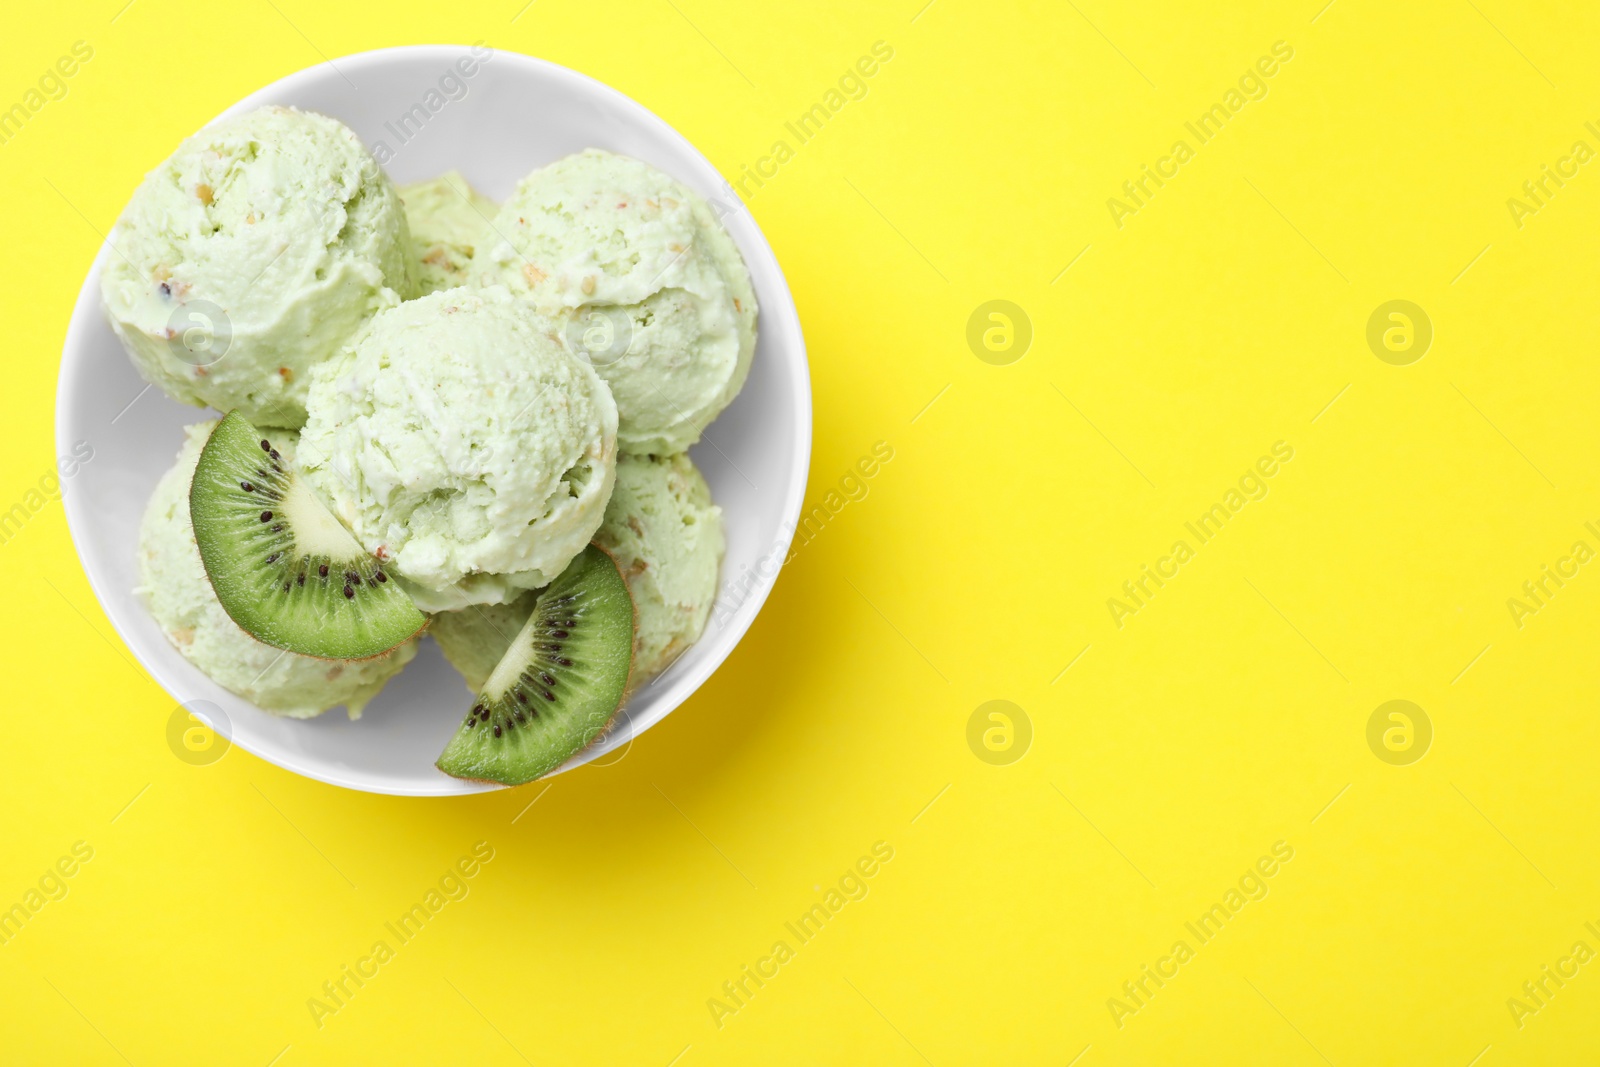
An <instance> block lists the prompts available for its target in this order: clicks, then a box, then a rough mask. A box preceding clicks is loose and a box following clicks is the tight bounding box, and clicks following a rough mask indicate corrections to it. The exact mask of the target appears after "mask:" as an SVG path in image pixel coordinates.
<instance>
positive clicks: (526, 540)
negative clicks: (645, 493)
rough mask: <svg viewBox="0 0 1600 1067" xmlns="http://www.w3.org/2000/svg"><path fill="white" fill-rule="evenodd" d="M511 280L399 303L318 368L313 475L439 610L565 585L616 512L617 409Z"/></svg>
mask: <svg viewBox="0 0 1600 1067" xmlns="http://www.w3.org/2000/svg"><path fill="white" fill-rule="evenodd" d="M554 329H555V328H554V327H553V326H552V324H551V323H549V322H548V321H547V320H545V319H543V318H541V317H540V316H539V315H538V314H537V313H536V312H535V311H534V310H533V309H532V308H531V307H530V306H529V305H528V303H527V302H526V301H524V300H519V299H517V298H515V297H513V296H512V295H511V294H510V293H508V292H506V290H505V288H504V287H503V286H491V287H489V288H486V289H466V288H461V289H447V290H444V291H442V292H438V293H430V294H429V295H428V296H425V297H422V298H421V299H418V300H411V301H408V302H406V303H404V304H401V305H399V306H398V307H394V308H390V309H388V310H386V311H383V312H381V313H379V314H378V315H377V316H376V317H374V318H373V320H372V323H371V325H370V326H369V327H368V328H367V330H366V331H365V332H364V333H363V334H362V336H361V338H360V339H359V340H358V341H357V342H356V343H355V344H353V345H352V346H351V347H350V348H348V349H347V350H346V351H345V353H344V354H343V355H341V356H339V357H338V358H336V359H333V360H330V361H329V362H327V363H324V364H322V365H321V366H319V367H318V368H317V369H316V371H315V372H314V373H313V375H312V382H311V392H310V397H309V409H310V413H311V414H310V419H309V421H308V422H307V423H306V427H305V431H304V432H303V433H302V434H301V438H300V449H299V456H300V469H301V472H302V473H303V474H304V476H305V477H306V479H307V480H308V481H309V482H310V484H311V486H312V487H313V488H314V489H316V490H317V492H318V493H319V494H320V496H321V497H322V498H323V499H324V500H325V501H327V503H328V504H329V505H330V506H331V508H332V509H333V513H334V514H335V515H336V516H337V517H338V518H339V519H340V520H341V521H343V522H344V524H345V525H346V526H347V527H348V528H349V530H350V531H351V532H352V533H353V534H355V536H356V539H357V540H358V541H360V542H361V544H362V546H363V547H364V548H366V550H367V551H368V552H371V553H373V554H374V555H375V556H377V557H378V558H379V559H381V560H385V561H393V565H394V567H393V569H394V576H395V577H396V578H398V579H399V581H400V583H401V585H402V587H403V588H404V589H405V590H406V591H407V592H408V593H410V594H411V596H412V598H413V599H414V600H415V601H416V604H417V607H419V608H421V609H422V610H423V611H427V612H438V611H450V610H454V609H457V608H464V607H467V606H469V605H472V604H500V603H505V602H506V601H509V600H512V599H515V598H516V597H517V596H518V595H519V594H520V593H521V592H522V591H523V590H525V589H536V588H538V587H540V586H543V585H545V584H547V583H549V582H550V581H551V580H553V579H554V578H555V577H556V575H558V574H560V573H561V572H562V570H563V569H565V567H566V566H567V564H568V563H569V562H571V560H572V558H573V557H574V556H576V555H577V554H578V553H579V552H581V551H583V548H584V546H585V545H587V544H588V543H589V539H590V538H591V537H593V536H594V532H595V530H597V529H598V528H599V526H600V521H601V519H602V518H603V517H604V515H605V507H606V501H607V500H608V499H609V498H610V496H611V483H612V479H613V477H614V474H615V470H616V448H617V407H616V404H615V403H613V402H612V399H611V393H610V391H609V390H607V389H606V386H605V383H604V382H602V381H601V380H600V379H599V378H597V377H596V376H595V373H594V371H593V370H592V369H591V368H590V367H589V365H588V364H587V363H585V362H583V361H582V360H580V359H578V358H576V357H575V356H573V355H572V354H571V353H569V352H568V351H567V350H566V349H565V348H563V347H562V345H561V342H560V340H559V339H557V337H556V335H555V332H554Z"/></svg>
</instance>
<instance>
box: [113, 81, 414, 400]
mask: <svg viewBox="0 0 1600 1067" xmlns="http://www.w3.org/2000/svg"><path fill="white" fill-rule="evenodd" d="M111 243H112V246H113V248H114V253H113V254H112V255H111V256H110V257H108V259H107V260H106V266H105V271H104V273H103V274H102V276H101V282H100V292H101V298H102V300H103V302H104V304H105V309H106V313H107V315H108V317H109V318H110V320H111V326H112V329H114V330H115V331H116V333H117V336H118V337H120V338H121V339H122V342H123V345H124V346H125V347H126V348H127V350H128V353H129V355H130V356H131V357H132V358H133V363H134V366H136V367H137V368H138V370H139V373H140V374H141V375H143V376H144V378H145V379H146V380H148V381H151V382H154V383H155V384H156V385H159V386H160V387H161V388H162V389H164V390H166V392H167V394H168V395H169V396H171V397H172V398H173V399H175V400H179V401H182V402H183V403H187V404H194V405H195V406H197V407H203V406H205V405H208V404H209V405H210V406H212V407H214V408H216V409H217V410H218V411H227V410H229V409H230V408H238V409H240V411H241V412H243V414H244V415H245V416H246V417H247V418H248V419H250V421H251V422H254V423H256V424H257V425H261V426H284V427H290V428H294V427H298V426H300V425H301V424H302V423H304V422H305V417H306V415H305V397H306V386H307V379H308V377H309V374H310V370H311V368H312V367H313V366H315V365H316V364H317V363H319V362H321V361H322V360H324V359H326V358H328V357H330V356H332V355H334V354H335V353H337V352H338V351H339V349H340V347H341V346H342V345H344V343H345V342H346V341H348V340H349V339H350V338H351V337H352V336H353V335H354V334H355V333H356V331H357V330H358V329H360V327H361V326H362V325H363V324H364V323H365V322H366V321H367V320H368V319H369V318H370V317H371V316H372V315H373V314H374V313H375V312H376V311H377V310H378V309H379V308H381V307H384V306H386V305H389V304H393V303H397V302H399V300H401V299H406V298H409V297H411V296H413V295H415V290H416V280H415V268H414V266H413V264H412V261H411V240H410V236H409V234H408V232H407V228H406V219H405V212H404V210H403V208H402V207H401V204H400V197H399V195H398V194H397V193H396V192H395V189H394V186H393V185H391V184H390V182H389V179H388V177H387V176H386V175H385V174H384V173H383V170H382V169H381V168H380V167H379V166H378V164H377V162H376V161H375V160H374V159H373V158H372V156H371V155H370V154H369V153H368V152H367V150H366V148H364V147H363V146H362V144H361V141H360V140H359V139H358V138H357V137H356V135H355V134H354V133H353V132H351V131H350V130H349V129H348V128H346V127H345V126H344V125H342V124H341V123H338V122H336V121H334V120H333V119H330V118H327V117H325V116H323V115H317V114H313V113H310V112H303V111H297V110H295V109H293V108H284V107H265V108H261V109H259V110H256V111H252V112H249V113H248V114H245V115H240V116H238V117H237V118H232V119H227V120H224V121H222V122H219V123H217V124H215V125H213V126H209V127H207V128H206V129H203V130H201V131H200V132H199V133H197V134H195V135H194V136H193V137H190V138H189V139H188V140H186V141H184V142H183V144H181V145H180V146H179V147H178V150H177V151H176V152H174V153H173V154H172V155H171V157H169V158H168V159H167V160H166V162H164V163H162V164H161V166H159V167H157V168H156V169H155V170H153V171H151V172H150V174H149V175H148V176H146V178H145V180H144V182H143V183H142V184H141V185H140V186H139V188H138V190H137V191H136V192H135V193H134V194H133V198H132V199H131V200H130V201H129V202H128V206H127V207H126V208H125V209H124V210H123V212H122V217H121V218H120V219H118V221H117V225H116V227H115V228H114V229H113V230H112V233H111Z"/></svg>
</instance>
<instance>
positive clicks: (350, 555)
mask: <svg viewBox="0 0 1600 1067" xmlns="http://www.w3.org/2000/svg"><path fill="white" fill-rule="evenodd" d="M189 513H190V517H191V519H192V520H193V523H194V539H195V543H196V544H197V545H199V547H200V560H201V562H203V563H204V564H205V568H206V576H207V577H209V578H210V579H211V586H212V588H213V589H215V590H216V593H217V599H218V600H219V601H221V603H222V607H223V610H225V611H227V613H228V615H229V616H230V617H231V618H232V619H233V621H234V622H236V623H238V624H239V626H240V628H241V629H243V630H244V631H245V632H246V633H248V634H249V635H250V636H251V637H254V638H255V639H256V640H258V641H261V642H264V643H265V644H269V645H272V646H273V647H275V648H286V649H288V650H289V651H290V652H298V653H300V654H301V655H303V656H319V657H321V658H323V659H367V658H369V657H372V656H379V655H382V654H383V653H385V652H388V651H389V650H390V649H392V648H395V647H396V646H398V645H401V644H403V643H405V641H407V640H408V639H410V638H411V637H414V636H415V635H416V634H417V633H418V632H420V631H421V630H422V628H423V627H424V626H425V625H427V618H426V617H425V616H424V615H423V614H422V612H420V611H418V610H417V607H416V605H415V604H413V603H412V602H411V598H410V597H409V596H407V595H406V594H405V593H404V592H403V591H402V590H401V589H400V588H399V586H398V585H397V584H396V583H394V582H392V581H390V580H389V575H388V574H386V573H385V572H384V569H383V565H382V564H381V563H379V561H378V560H376V559H374V558H373V557H372V556H371V555H369V554H368V553H367V552H366V550H364V549H363V548H362V547H361V545H360V543H359V542H357V541H356V539H355V538H354V537H353V536H352V535H351V534H350V531H348V530H346V529H345V528H344V526H343V525H342V524H340V522H339V520H338V519H336V518H335V517H334V516H333V513H332V512H331V511H329V510H328V507H327V505H325V504H324V503H323V502H322V501H321V500H320V499H318V498H317V496H316V494H315V493H313V492H312V491H311V488H310V487H309V486H308V485H306V483H305V479H303V478H302V477H301V476H300V475H299V474H298V473H297V472H296V471H295V470H294V469H293V468H292V467H291V466H290V465H289V464H288V462H286V461H285V460H284V459H283V457H282V456H281V455H280V454H279V453H278V450H277V449H276V448H274V447H273V445H272V443H271V442H270V441H268V440H266V439H265V438H264V437H263V436H262V435H261V433H260V432H259V431H258V430H257V429H256V428H255V427H254V426H252V425H250V423H249V421H248V420H247V419H245V417H244V416H243V415H240V414H239V413H238V412H237V411H231V412H229V413H228V414H227V416H226V417H224V418H223V420H222V421H221V422H219V423H218V424H217V428H216V429H215V430H212V431H211V438H210V439H209V440H208V441H206V446H205V448H204V449H203V450H202V451H201V453H200V461H199V463H198V464H197V465H196V467H195V472H194V481H193V482H191V483H190V485H189Z"/></svg>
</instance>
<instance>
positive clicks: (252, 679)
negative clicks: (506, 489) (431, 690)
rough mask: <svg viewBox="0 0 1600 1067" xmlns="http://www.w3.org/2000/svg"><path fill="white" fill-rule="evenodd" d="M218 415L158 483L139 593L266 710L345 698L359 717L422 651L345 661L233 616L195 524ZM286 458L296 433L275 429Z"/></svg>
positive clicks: (309, 711) (196, 660)
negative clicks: (203, 465)
mask: <svg viewBox="0 0 1600 1067" xmlns="http://www.w3.org/2000/svg"><path fill="white" fill-rule="evenodd" d="M214 426H216V423H215V422H202V423H197V424H195V425H193V426H190V427H189V428H188V429H187V430H186V431H185V433H187V435H188V437H187V439H186V440H185V441H184V444H183V450H182V451H181V452H179V453H178V461H177V463H176V464H175V465H174V466H173V467H172V469H171V470H169V471H167V473H166V474H164V475H163V476H162V478H161V481H160V482H159V483H158V484H157V485H156V491H155V494H154V495H153V496H152V497H151V498H150V503H149V505H148V506H147V507H146V509H145V513H144V521H143V523H142V524H141V525H140V527H139V580H140V587H139V590H138V592H139V595H140V597H141V598H142V599H143V600H144V602H145V605H146V606H147V607H148V608H149V609H150V614H151V615H152V616H153V617H154V618H155V620H156V624H157V625H159V626H160V627H161V630H162V632H163V633H165V634H166V635H167V639H168V640H169V641H171V642H172V644H173V646H174V647H175V648H177V650H178V651H179V652H181V653H182V654H183V656H184V658H185V659H187V660H188V661H189V662H190V663H193V664H194V665H195V666H196V667H198V668H199V669H200V670H201V671H203V672H204V673H205V674H206V675H207V676H208V677H210V678H211V680H212V681H214V682H216V683H217V684H218V685H220V686H222V687H223V688H224V689H226V690H228V691H229V692H232V693H237V694H238V695H239V696H242V697H244V698H245V699H246V700H248V701H250V702H251V703H252V704H255V705H256V706H257V707H259V708H262V709H263V710H265V711H269V712H272V713H273V714H275V715H287V716H290V717H292V718H296V719H304V718H310V717H311V716H313V715H319V714H321V713H322V712H324V711H327V710H328V709H329V708H331V707H334V706H336V705H339V704H343V705H345V706H346V707H347V708H348V709H349V712H350V717H351V718H352V719H354V718H359V717H360V715H361V709H362V708H363V707H365V705H366V704H367V702H368V701H370V700H371V699H372V698H373V697H375V696H377V695H378V691H379V690H381V689H382V688H383V686H384V683H386V682H387V681H388V680H389V679H390V678H393V677H394V676H395V675H397V674H399V673H400V669H401V668H402V667H404V666H405V665H406V664H407V663H409V662H410V661H411V658H412V657H413V656H415V655H416V654H417V642H416V640H414V639H413V640H411V641H407V642H406V643H405V644H403V645H401V646H400V647H399V648H397V649H395V650H394V651H393V652H390V653H389V654H388V655H385V656H380V657H378V658H376V659H366V660H358V661H353V662H340V661H334V660H324V659H314V658H312V657H310V656H299V655H296V654H294V653H293V652H284V651H283V650H282V649H277V648H273V647H271V646H270V645H264V644H262V643H261V642H260V641H257V640H256V639H255V638H253V637H251V636H250V635H249V634H247V633H245V632H244V631H243V630H241V629H239V627H238V625H237V624H236V623H235V622H234V621H233V620H232V619H230V618H229V617H228V613H227V612H226V611H224V610H223V608H222V605H221V604H220V603H218V601H217V595H216V593H215V592H213V591H212V588H211V580H210V579H209V578H207V577H206V571H205V567H204V565H202V564H201V562H200V550H199V548H197V547H196V546H195V542H194V530H193V528H192V527H191V526H190V524H189V483H190V481H191V480H193V478H194V468H195V464H196V463H197V462H199V459H200V450H201V449H202V448H204V447H205V443H206V439H207V438H208V437H210V436H211V430H212V428H213V427H214ZM268 435H269V436H270V437H271V438H272V441H273V444H274V446H275V447H277V449H278V450H279V451H280V452H281V453H283V455H284V456H285V457H290V458H292V456H293V454H294V437H293V435H292V434H285V433H280V432H277V431H268Z"/></svg>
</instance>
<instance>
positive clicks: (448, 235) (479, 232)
mask: <svg viewBox="0 0 1600 1067" xmlns="http://www.w3.org/2000/svg"><path fill="white" fill-rule="evenodd" d="M400 199H401V200H402V201H404V203H405V207H406V223H407V224H408V225H409V226H410V227H411V248H412V254H413V258H414V259H415V260H416V265H417V280H418V282H419V288H420V290H421V293H420V294H419V295H422V296H426V295H427V294H428V293H436V292H438V291H439V290H441V289H454V288H455V287H456V286H458V285H475V284H478V283H479V281H480V277H479V276H480V275H481V274H482V273H483V271H484V265H483V264H482V263H477V262H475V260H477V258H478V256H479V254H480V253H485V252H487V251H488V249H489V246H490V245H491V244H493V241H494V230H493V228H492V227H491V224H492V223H493V221H494V216H495V212H496V211H498V210H499V207H498V205H496V204H495V202H494V201H493V200H490V199H489V198H488V197H486V196H484V195H483V194H482V193H480V192H478V191H477V190H476V189H474V188H473V187H472V186H471V185H468V184H467V179H465V178H463V177H462V176H461V174H460V172H459V171H453V170H452V171H447V172H445V173H444V174H441V175H440V176H439V177H437V178H434V179H432V180H431V181H425V182H416V183H414V184H412V185H403V186H401V187H400ZM494 280H498V279H494Z"/></svg>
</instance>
